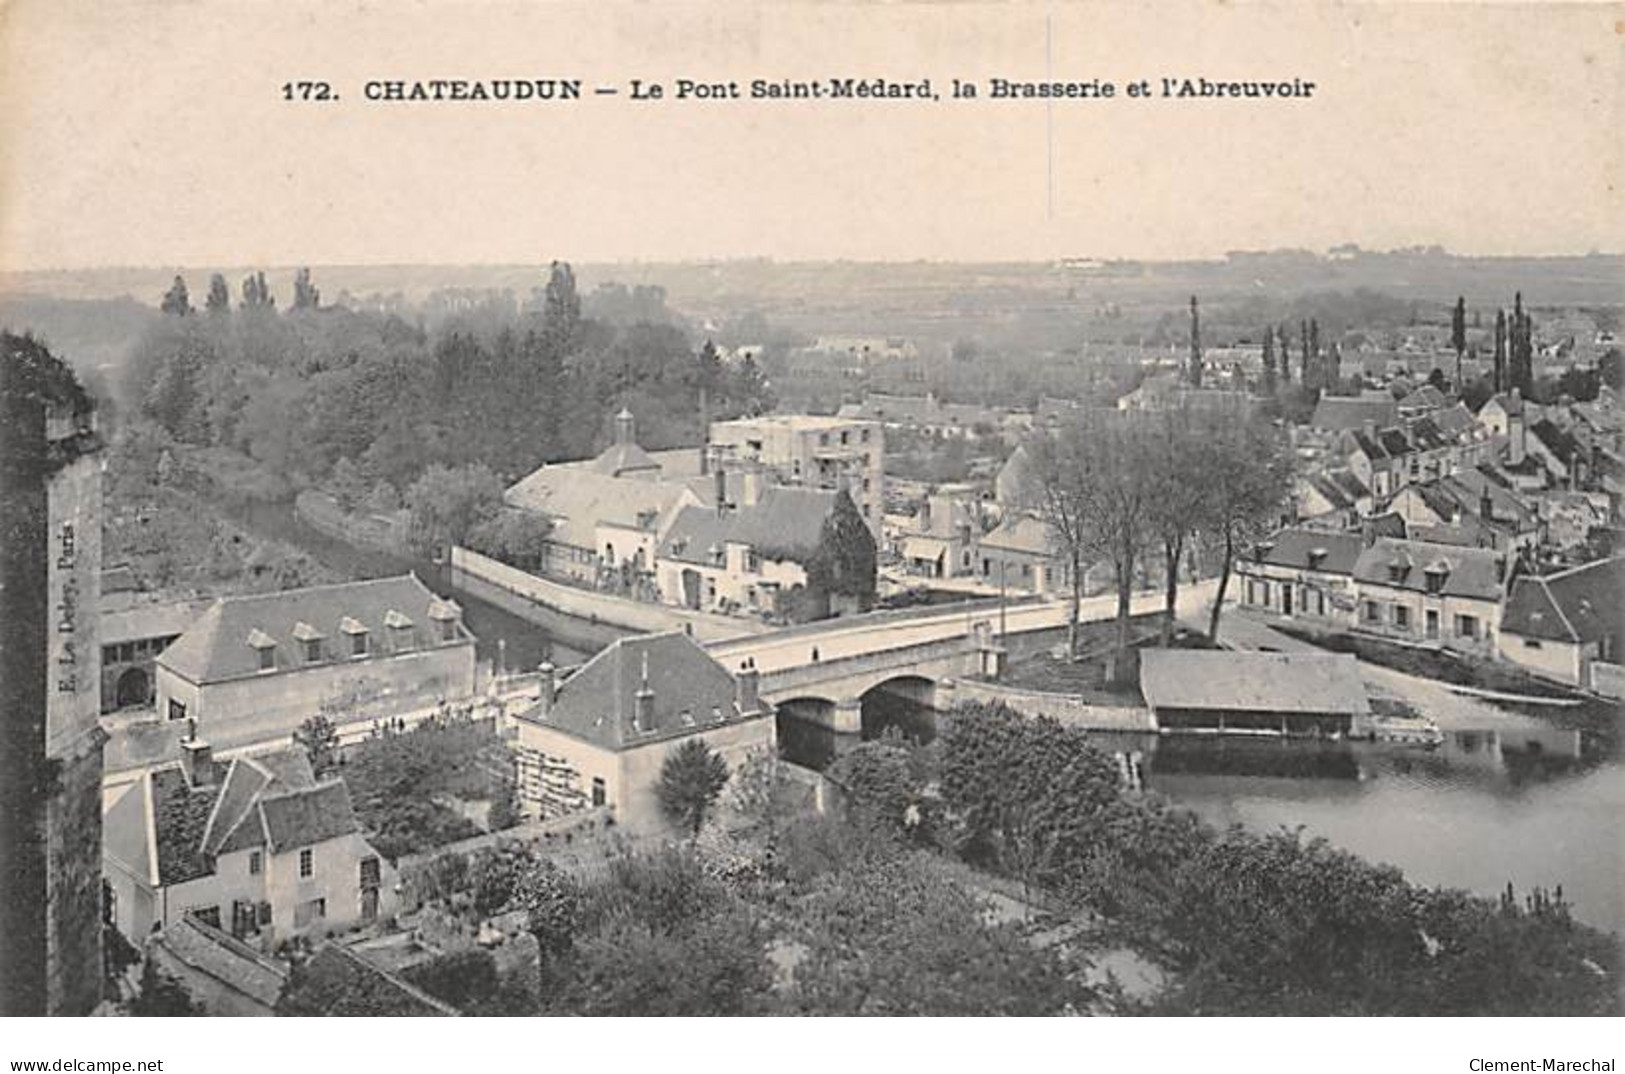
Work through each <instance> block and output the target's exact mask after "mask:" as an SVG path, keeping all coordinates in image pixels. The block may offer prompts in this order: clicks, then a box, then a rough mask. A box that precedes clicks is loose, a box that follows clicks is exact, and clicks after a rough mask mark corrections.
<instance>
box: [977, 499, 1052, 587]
mask: <svg viewBox="0 0 1625 1074" xmlns="http://www.w3.org/2000/svg"><path fill="white" fill-rule="evenodd" d="M977 549H978V550H977V552H976V556H977V557H978V558H979V559H980V560H981V572H980V573H981V576H982V581H983V582H985V583H987V584H988V585H996V586H999V587H1000V588H1010V589H1021V590H1025V591H1027V592H1029V593H1053V592H1060V591H1065V590H1066V589H1067V588H1068V587H1069V586H1070V585H1071V584H1072V583H1071V581H1070V578H1071V572H1070V570H1069V568H1068V564H1067V560H1066V556H1065V554H1064V553H1062V551H1061V550H1060V549H1059V548H1057V547H1056V546H1055V542H1054V541H1053V540H1052V539H1051V535H1050V531H1049V524H1048V523H1046V522H1045V521H1044V520H1043V519H1041V518H1039V517H1038V516H1037V515H1034V514H1031V513H1029V512H1026V511H1012V512H1010V513H1008V514H1006V515H1005V517H1004V520H1003V521H1002V522H1000V523H999V525H998V526H997V527H996V528H995V529H994V530H993V531H992V532H991V533H987V534H983V535H982V539H981V542H980V543H979V545H978V546H977Z"/></svg>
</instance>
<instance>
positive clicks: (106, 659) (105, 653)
mask: <svg viewBox="0 0 1625 1074" xmlns="http://www.w3.org/2000/svg"><path fill="white" fill-rule="evenodd" d="M102 663H104V664H116V663H118V646H116V645H103V646H102Z"/></svg>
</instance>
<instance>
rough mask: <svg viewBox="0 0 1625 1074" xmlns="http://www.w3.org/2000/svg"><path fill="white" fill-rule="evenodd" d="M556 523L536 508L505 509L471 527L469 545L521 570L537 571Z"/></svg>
mask: <svg viewBox="0 0 1625 1074" xmlns="http://www.w3.org/2000/svg"><path fill="white" fill-rule="evenodd" d="M552 533H553V523H552V522H551V521H549V520H548V518H547V517H546V516H545V515H539V514H536V513H535V512H534V511H520V510H512V509H503V510H501V511H498V512H497V514H495V515H494V516H492V517H491V518H488V519H486V520H485V521H483V522H480V523H478V524H476V525H475V526H474V527H473V528H471V529H470V530H469V531H468V547H470V548H472V549H473V550H474V551H476V552H478V553H479V554H480V555H482V556H490V557H491V558H492V559H497V560H501V561H502V562H503V563H507V564H509V565H511V566H514V567H518V568H520V569H521V570H527V571H532V572H538V571H540V570H541V569H542V564H543V563H544V561H545V560H546V558H547V546H548V539H549V538H550V537H551V536H552Z"/></svg>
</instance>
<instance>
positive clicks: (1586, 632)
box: [1501, 557, 1625, 644]
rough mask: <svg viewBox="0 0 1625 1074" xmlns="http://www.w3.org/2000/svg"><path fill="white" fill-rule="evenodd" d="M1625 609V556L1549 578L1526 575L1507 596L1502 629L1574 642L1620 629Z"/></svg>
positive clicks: (1552, 639)
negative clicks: (1622, 612)
mask: <svg viewBox="0 0 1625 1074" xmlns="http://www.w3.org/2000/svg"><path fill="white" fill-rule="evenodd" d="M1621 609H1625V558H1620V557H1615V558H1613V559H1600V560H1597V561H1596V562H1594V563H1587V564H1585V565H1584V566H1581V567H1571V568H1570V569H1568V570H1566V571H1559V572H1558V573H1556V574H1548V575H1546V576H1544V577H1539V576H1536V575H1530V574H1526V575H1521V576H1519V577H1518V579H1517V580H1516V581H1514V582H1513V583H1512V591H1511V592H1510V593H1509V594H1507V603H1506V609H1505V610H1504V611H1503V612H1502V614H1501V631H1502V632H1503V633H1507V634H1517V635H1520V636H1522V637H1526V638H1536V639H1541V640H1545V641H1563V642H1571V643H1574V644H1587V643H1590V642H1595V641H1597V640H1599V639H1601V638H1603V637H1605V636H1606V635H1608V634H1609V633H1613V632H1617V631H1618V630H1619V629H1620V614H1621Z"/></svg>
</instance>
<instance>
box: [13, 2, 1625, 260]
mask: <svg viewBox="0 0 1625 1074" xmlns="http://www.w3.org/2000/svg"><path fill="white" fill-rule="evenodd" d="M0 3H3V6H0V270H11V271H18V270H33V269H49V268H90V267H104V266H122V265H174V266H187V265H209V264H254V263H263V264H412V263H424V264H445V263H456V264H479V263H516V262H517V263H529V262H538V261H546V260H549V259H551V258H555V257H558V258H564V259H568V260H573V261H579V262H588V261H591V262H610V261H634V260H636V261H679V260H694V259H713V258H748V257H771V258H775V259H779V260H825V259H839V258H845V259H854V260H888V261H912V260H922V259H923V260H964V261H990V260H1049V259H1053V258H1058V257H1100V258H1118V257H1121V258H1143V259H1177V258H1191V257H1211V256H1218V255H1221V254H1223V253H1224V252H1225V251H1228V250H1234V249H1270V248H1277V247H1305V248H1309V249H1325V248H1327V247H1330V246H1333V245H1336V244H1339V243H1344V242H1355V243H1358V244H1360V245H1361V246H1364V247H1366V248H1368V249H1384V248H1392V247H1399V246H1410V245H1433V244H1438V245H1442V246H1445V247H1447V248H1449V249H1451V250H1453V251H1455V252H1458V253H1473V254H1543V253H1586V252H1588V251H1592V250H1601V251H1605V252H1618V251H1621V250H1625V199H1622V197H1621V193H1620V179H1621V164H1622V156H1625V148H1622V147H1625V138H1622V137H1621V136H1620V134H1619V132H1620V131H1621V130H1625V122H1622V121H1625V115H1622V111H1625V109H1622V101H1625V6H1622V5H1603V4H1582V5H1571V6H1562V5H1548V4H1541V5H1524V4H1496V5H1487V6H1486V5H1466V4H1440V5H1424V4H1331V3H1324V4H1309V3H1266V2H1260V3H1237V2H1234V0H1224V2H1219V0H1202V2H1183V0H1181V2H1172V3H1165V4H1157V5H1140V4H1128V3H1079V4H1062V3H1051V4H1043V3H1031V4H1007V5H989V4H980V3H952V4H930V3H918V4H890V5H865V4H850V3H786V4H780V5H771V6H769V5H765V4H762V5H759V4H749V3H724V4H708V5H703V6H702V5H698V4H693V3H659V4H656V3H617V2H612V0H609V2H603V3H597V4H593V5H590V6H589V5H574V4H546V5H536V4H508V3H479V2H475V0H396V2H393V3H389V4H383V3H374V2H369V3H355V2H350V3H320V4H318V3H307V2H304V0H277V2H275V3H261V2H258V0H236V2H232V3H225V2H219V0H215V2H210V0H174V2H157V0H143V2H132V0H93V2H92V0H66V2H61V0H59V2H50V0H9V2H4V0H0ZM836 77H853V78H874V77H885V78H890V79H894V80H898V81H915V80H918V79H921V78H930V79H931V81H932V83H933V88H934V89H935V90H936V91H937V93H938V94H940V95H941V96H943V97H944V98H946V97H947V96H948V92H949V83H950V81H951V80H952V79H954V78H959V79H961V80H962V81H973V82H976V83H978V84H980V85H981V86H982V87H983V88H984V89H985V86H986V80H988V79H991V78H994V77H1002V78H1007V79H1012V80H1043V79H1046V78H1053V79H1066V80H1077V81H1082V80H1088V79H1095V78H1098V79H1105V80H1110V81H1113V82H1115V83H1116V84H1117V88H1118V93H1119V96H1118V97H1116V98H1114V99H1112V100H1109V101H1100V100H1070V101H1057V102H1054V103H1052V104H1046V103H1044V102H1041V101H995V100H989V99H987V98H986V97H982V98H978V99H977V100H975V101H954V100H949V99H944V100H939V101H929V102H898V101H862V102H855V101H833V102H832V101H826V102H805V101H803V102H790V103H785V102H770V101H751V100H748V99H747V100H738V101H723V102H694V101H688V102H680V101H676V100H673V99H671V93H672V90H673V88H674V85H675V82H676V80H677V79H679V78H690V79H694V80H696V81H726V80H729V79H734V80H739V81H740V82H741V83H743V84H745V85H746V86H747V87H748V83H749V80H751V79H753V78H769V79H781V78H789V79H802V80H807V79H823V80H828V79H830V78H836ZM1164 77H1174V78H1192V79H1195V78H1199V77H1207V78H1209V79H1211V80H1230V79H1254V80H1276V79H1288V80H1290V79H1294V78H1296V79H1301V80H1306V81H1313V82H1315V83H1316V90H1315V93H1314V95H1313V97H1311V98H1309V99H1307V100H1304V99H1295V100H1287V101H1257V100H1254V101H1215V100H1196V101H1189V100H1187V101H1172V100H1165V99H1161V98H1152V99H1150V100H1138V99H1130V98H1128V97H1126V96H1124V94H1125V92H1126V87H1127V84H1128V83H1130V82H1132V81H1136V80H1139V79H1148V80H1150V82H1151V83H1152V85H1153V87H1154V88H1155V87H1158V86H1160V80H1161V79H1162V78H1164ZM432 78H466V79H502V78H561V79H567V78H575V79H581V80H583V82H584V83H585V85H586V86H587V87H588V94H587V96H586V99H584V100H580V101H573V102H555V103H550V104H525V105H520V104H512V103H509V104H484V105H481V104H475V103H441V104H432V103H431V104H416V105H411V104H386V103H369V102H367V101H365V100H364V99H363V92H362V90H363V85H364V83H365V82H366V81H367V80H372V79H406V80H412V79H432ZM634 78H637V79H642V80H644V81H645V82H661V83H663V84H665V85H666V87H667V94H668V96H667V98H665V99H663V100H660V101H641V102H640V101H633V100H630V99H629V97H628V95H627V93H626V89H627V87H628V85H629V82H630V80H631V79H634ZM296 79H321V80H327V81H329V82H330V83H331V84H332V86H333V87H334V89H335V91H337V92H338V94H339V96H340V99H339V101H337V102H329V103H324V104H316V103H290V102H287V101H284V100H283V99H282V93H281V86H282V84H283V83H285V82H288V81H290V80H296ZM595 85H614V86H617V87H619V88H620V89H621V90H622V92H621V93H620V94H618V95H616V96H613V97H600V96H596V95H593V94H592V93H591V91H590V89H591V87H592V86H595Z"/></svg>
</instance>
